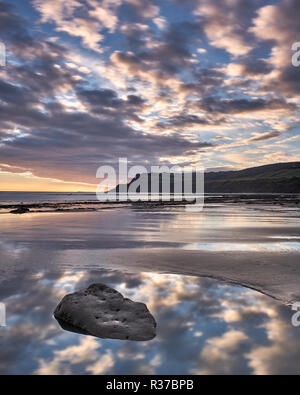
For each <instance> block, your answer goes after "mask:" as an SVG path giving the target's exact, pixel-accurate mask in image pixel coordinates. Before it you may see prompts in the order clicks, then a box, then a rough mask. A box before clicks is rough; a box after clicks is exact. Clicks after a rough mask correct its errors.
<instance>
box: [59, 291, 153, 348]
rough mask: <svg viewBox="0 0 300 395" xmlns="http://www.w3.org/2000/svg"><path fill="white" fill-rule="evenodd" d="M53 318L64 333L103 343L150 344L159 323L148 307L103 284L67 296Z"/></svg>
mask: <svg viewBox="0 0 300 395" xmlns="http://www.w3.org/2000/svg"><path fill="white" fill-rule="evenodd" d="M54 317H55V318H56V319H57V321H58V322H59V323H60V325H61V326H62V327H63V329H66V330H70V331H72V332H76V333H81V334H85V335H90V336H95V337H99V338H104V339H120V340H134V341H147V340H152V339H153V338H154V337H155V336H156V322H155V320H154V318H153V317H152V315H151V314H150V312H149V310H148V308H147V306H146V305H145V304H143V303H136V302H133V301H131V300H129V299H125V298H124V297H123V296H122V295H121V294H120V293H119V292H117V291H115V290H114V289H112V288H109V287H107V286H106V285H104V284H93V285H91V286H90V287H89V288H88V289H87V290H85V291H80V292H76V293H74V294H71V295H67V296H65V297H64V299H63V300H62V301H61V303H60V304H59V305H58V306H57V308H56V310H55V312H54Z"/></svg>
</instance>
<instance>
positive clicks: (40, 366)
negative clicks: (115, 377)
mask: <svg viewBox="0 0 300 395" xmlns="http://www.w3.org/2000/svg"><path fill="white" fill-rule="evenodd" d="M95 280H96V281H99V282H100V281H101V282H104V283H106V284H109V285H110V286H111V287H115V288H117V289H118V290H120V291H121V292H122V293H124V294H125V293H126V296H128V297H130V298H131V299H134V300H143V301H145V302H146V303H147V305H148V307H149V309H150V310H151V312H153V314H154V315H155V317H156V319H157V322H158V328H159V329H158V336H157V337H156V339H154V340H153V341H152V342H143V343H135V342H127V341H125V342H123V341H118V340H115V341H110V340H99V339H95V338H90V337H86V336H81V335H76V334H71V333H67V332H64V331H62V330H61V329H60V328H59V326H58V325H57V324H56V322H55V320H54V319H53V318H52V311H53V307H54V306H56V305H57V303H58V302H59V300H60V299H61V298H62V297H63V296H64V295H65V294H66V293H67V292H73V291H74V289H84V288H86V287H87V286H88V285H89V284H90V283H91V282H93V281H95ZM0 299H1V300H2V301H4V302H5V303H6V305H7V310H8V313H9V314H8V315H9V317H8V328H6V330H4V331H3V332H0V333H1V338H0V342H3V343H4V344H5V346H4V345H3V346H2V347H1V350H2V351H1V356H0V372H1V373H25V374H30V373H34V372H35V373H38V374H48V373H49V374H105V373H108V374H114V373H119V374H143V373H144V374H155V373H161V374H184V373H186V374H189V373H199V374H205V373H207V374H218V373H220V374H228V373H235V374H239V373H240V374H251V373H257V374H263V373H268V374H278V373H279V374H280V373H295V374H299V373H300V368H299V366H300V364H299V361H300V347H299V346H300V337H299V331H298V330H297V329H296V328H293V327H292V326H291V324H290V319H291V312H290V310H289V309H287V308H286V307H284V306H282V305H281V304H279V303H278V302H276V301H274V300H272V299H270V298H268V297H266V296H263V295H260V294H258V293H256V292H253V291H249V290H247V289H244V288H240V287H232V286H228V285H225V284H221V283H218V282H216V281H213V280H208V279H199V278H193V277H184V276H176V275H157V274H156V275H154V274H145V273H142V274H140V275H130V274H124V273H120V272H117V271H104V270H103V271H94V272H93V271H90V272H78V273H75V272H64V273H45V272H40V273H39V274H38V275H35V276H29V275H28V276H26V277H24V281H23V282H20V281H13V280H11V281H7V282H6V283H3V284H2V287H1V290H0Z"/></svg>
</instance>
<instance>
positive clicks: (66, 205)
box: [0, 194, 300, 214]
mask: <svg viewBox="0 0 300 395" xmlns="http://www.w3.org/2000/svg"><path fill="white" fill-rule="evenodd" d="M191 204H194V202H186V201H176V202H175V201H172V200H171V201H154V200H153V201H138V202H128V201H116V202H110V201H109V202H105V201H103V202H102V201H96V200H89V201H86V200H85V201H80V200H77V201H61V202H59V201H58V202H51V201H48V202H7V203H0V214H1V213H3V210H9V211H6V212H5V214H8V213H12V214H26V213H45V212H48V213H49V212H88V211H91V212H93V211H98V210H99V209H103V210H105V209H106V210H107V209H113V208H124V207H129V208H139V209H156V208H165V207H181V206H185V205H191ZM205 204H245V205H249V206H250V205H265V206H281V207H286V208H299V209H300V195H299V194H216V195H211V194H208V195H207V196H205Z"/></svg>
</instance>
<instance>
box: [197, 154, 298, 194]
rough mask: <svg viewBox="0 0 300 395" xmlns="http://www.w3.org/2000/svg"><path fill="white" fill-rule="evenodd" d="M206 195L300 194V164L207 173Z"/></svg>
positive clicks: (280, 164) (292, 163)
mask: <svg viewBox="0 0 300 395" xmlns="http://www.w3.org/2000/svg"><path fill="white" fill-rule="evenodd" d="M205 192H206V193H300V162H291V163H277V164H273V165H266V166H260V167H254V168H250V169H245V170H241V171H229V172H218V173H207V174H206V176H205Z"/></svg>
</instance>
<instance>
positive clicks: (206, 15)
mask: <svg viewBox="0 0 300 395" xmlns="http://www.w3.org/2000/svg"><path fill="white" fill-rule="evenodd" d="M299 20H300V7H299V0H268V1H262V0H102V1H100V0H67V1H66V0H23V1H18V0H10V1H8V0H6V1H0V41H1V42H2V43H4V44H5V45H6V49H7V54H6V55H7V62H6V66H5V67H0V190H36V191H38V190H40V191H42V190H60V191H63V190H69V191H79V190H86V191H92V190H94V189H95V184H97V182H98V181H97V180H96V171H97V168H98V167H99V166H100V165H107V164H115V163H116V162H117V161H118V158H120V157H121V158H123V157H126V158H128V160H129V162H130V163H132V164H139V165H145V166H149V165H162V164H167V165H168V164H172V165H174V164H184V165H187V164H193V165H201V166H204V167H205V168H210V169H211V168H213V169H214V168H234V169H239V168H245V167H250V166H256V165H262V164H269V163H274V162H288V161H299V160H300V151H299V148H300V127H299V122H298V119H299V103H300V93H299V92H300V67H299V68H296V67H293V66H292V63H291V57H292V55H293V52H292V50H291V47H292V44H293V43H294V42H300V23H299Z"/></svg>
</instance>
